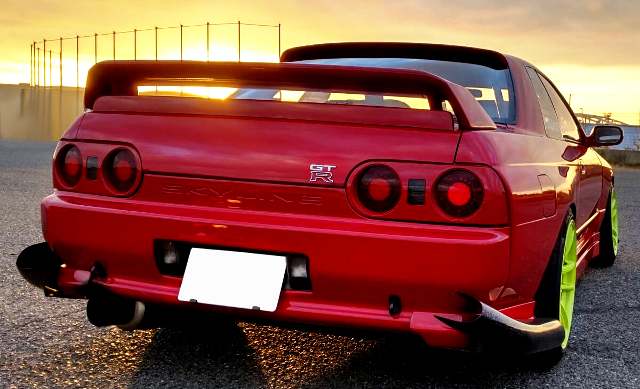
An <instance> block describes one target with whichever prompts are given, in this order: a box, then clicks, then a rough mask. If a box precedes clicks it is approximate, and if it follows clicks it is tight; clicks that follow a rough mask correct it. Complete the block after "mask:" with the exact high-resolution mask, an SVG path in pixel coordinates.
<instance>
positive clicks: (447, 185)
mask: <svg viewBox="0 0 640 389" xmlns="http://www.w3.org/2000/svg"><path fill="white" fill-rule="evenodd" d="M433 195H434V197H435V199H436V203H437V204H438V206H439V207H440V209H441V210H442V211H443V212H444V213H445V214H447V215H449V216H452V217H455V218H461V219H463V218H467V217H469V216H471V215H473V214H474V213H476V211H477V210H478V209H480V206H481V205H482V200H483V199H484V190H483V188H482V183H481V182H480V180H479V179H478V177H476V176H474V175H473V174H471V173H469V172H468V171H466V170H451V171H448V172H446V173H445V174H443V175H442V176H441V177H440V178H439V179H438V181H437V182H436V184H435V185H434V191H433Z"/></svg>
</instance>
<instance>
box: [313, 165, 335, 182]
mask: <svg viewBox="0 0 640 389" xmlns="http://www.w3.org/2000/svg"><path fill="white" fill-rule="evenodd" d="M335 168H336V167H335V166H333V165H316V164H311V165H309V171H310V172H311V178H309V181H311V182H316V181H318V179H320V180H322V181H324V182H328V183H330V184H331V183H333V173H331V169H335Z"/></svg>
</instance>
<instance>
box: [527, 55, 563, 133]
mask: <svg viewBox="0 0 640 389" xmlns="http://www.w3.org/2000/svg"><path fill="white" fill-rule="evenodd" d="M527 73H529V78H530V79H531V83H532V84H533V89H534V90H535V91H536V95H537V96H538V103H539V104H540V111H541V112H542V119H543V120H544V130H545V132H546V133H547V136H548V137H549V138H554V139H562V132H561V131H560V122H559V121H558V117H557V116H556V111H555V109H554V108H553V104H552V103H551V98H550V97H549V94H548V93H547V90H546V89H545V87H544V85H543V84H542V81H540V78H539V77H538V73H537V72H536V71H535V70H533V69H531V68H527Z"/></svg>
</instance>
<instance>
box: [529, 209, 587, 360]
mask: <svg viewBox="0 0 640 389" xmlns="http://www.w3.org/2000/svg"><path fill="white" fill-rule="evenodd" d="M577 247H578V239H577V236H576V222H575V218H574V216H573V211H572V210H571V209H570V210H569V211H567V214H566V215H565V217H564V220H563V222H562V227H561V228H560V231H559V232H558V238H557V240H556V243H555V245H554V247H553V252H552V253H551V258H550V259H549V263H548V265H547V269H546V270H545V273H544V276H543V277H542V281H541V282H540V286H539V287H538V292H537V293H536V297H535V299H536V308H535V315H536V317H538V318H542V319H558V320H559V321H560V323H561V324H562V327H563V328H564V339H563V341H562V344H561V345H559V346H558V347H556V348H555V349H552V350H549V351H545V352H543V353H540V355H538V357H540V359H541V362H542V361H544V363H545V364H546V363H549V364H551V365H553V364H554V363H556V362H557V361H559V360H560V358H561V357H562V353H563V352H562V351H563V349H564V348H565V347H567V343H568V342H569V334H570V331H571V322H572V319H573V305H574V302H575V297H576V267H577V263H578V257H577Z"/></svg>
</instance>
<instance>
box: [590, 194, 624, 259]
mask: <svg viewBox="0 0 640 389" xmlns="http://www.w3.org/2000/svg"><path fill="white" fill-rule="evenodd" d="M618 234H619V230H618V201H617V199H616V191H615V190H614V188H611V192H609V200H608V201H607V210H606V211H605V213H604V220H603V221H602V225H601V226H600V254H599V255H598V256H597V257H595V258H593V259H592V260H591V262H590V263H589V264H590V265H591V266H593V267H608V266H611V265H613V263H614V262H615V261H616V255H618V236H619V235H618Z"/></svg>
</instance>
